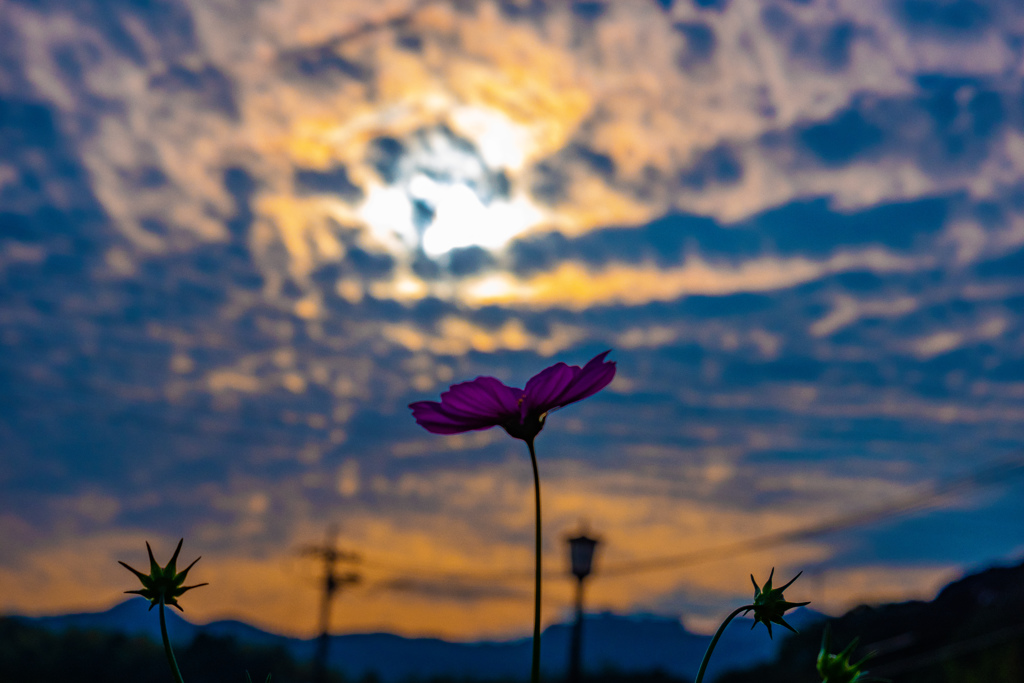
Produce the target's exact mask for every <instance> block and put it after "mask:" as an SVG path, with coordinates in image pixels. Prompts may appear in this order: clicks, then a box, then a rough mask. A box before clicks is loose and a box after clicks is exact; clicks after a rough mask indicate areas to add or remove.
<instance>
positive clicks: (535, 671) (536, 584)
mask: <svg viewBox="0 0 1024 683" xmlns="http://www.w3.org/2000/svg"><path fill="white" fill-rule="evenodd" d="M526 445H527V446H529V448H530V462H531V463H533V491H534V500H535V502H536V518H537V519H536V534H535V535H536V548H535V550H534V558H535V562H534V581H533V663H532V665H531V667H530V683H539V681H540V546H541V543H540V473H539V472H538V471H537V452H536V451H535V450H534V449H533V439H527V441H526Z"/></svg>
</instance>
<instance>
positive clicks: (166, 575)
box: [118, 539, 208, 612]
mask: <svg viewBox="0 0 1024 683" xmlns="http://www.w3.org/2000/svg"><path fill="white" fill-rule="evenodd" d="M184 542H185V539H181V540H180V541H178V547H177V548H175V549H174V555H173V556H171V561H170V562H168V563H167V565H166V566H164V567H161V566H160V565H159V564H157V562H156V559H154V558H153V549H152V548H150V547H149V541H146V550H147V551H149V574H143V573H142V572H140V571H139V570H137V569H135V568H133V567H130V566H129V565H127V564H125V563H124V562H121V561H120V560H118V564H120V565H121V566H122V567H124V568H125V569H127V570H128V571H130V572H131V573H132V574H135V576H137V577H138V579H139V581H141V582H142V586H143V587H142V588H141V589H140V590H134V591H125V593H134V594H136V595H141V596H142V597H144V598H146V599H147V600H149V609H153V607H155V606H156V605H159V604H160V603H161V602H163V604H165V605H171V606H172V607H177V608H178V611H180V612H184V611H185V610H183V609H182V608H181V605H179V604H178V600H177V599H178V598H179V597H181V596H182V595H183V594H184V593H185V591H190V590H192V589H193V588H199V587H200V586H206V585H208V584H205V583H197V584H196V585H194V586H183V585H182V584H183V583H185V577H186V576H188V570H190V569H192V567H193V566H194V565H195V563H196V562H198V561H199V558H198V557H197V558H196V559H194V560H192V564H190V565H189V566H187V567H185V569H184V570H183V571H181V572H179V571H178V569H177V566H176V563H177V561H178V553H179V552H181V544H182V543H184Z"/></svg>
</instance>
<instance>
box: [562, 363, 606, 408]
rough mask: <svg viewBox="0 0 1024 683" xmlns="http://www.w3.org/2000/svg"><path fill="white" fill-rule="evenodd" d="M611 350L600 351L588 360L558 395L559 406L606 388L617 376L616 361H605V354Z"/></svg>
mask: <svg viewBox="0 0 1024 683" xmlns="http://www.w3.org/2000/svg"><path fill="white" fill-rule="evenodd" d="M609 353H611V350H608V351H605V352H604V353H600V354H598V355H596V356H594V357H593V358H591V359H590V361H589V362H587V364H586V365H584V366H583V369H582V370H580V371H579V372H578V373H577V374H576V376H575V377H574V378H573V381H572V383H571V384H570V385H569V386H568V387H566V389H565V391H564V392H563V393H562V394H561V395H560V396H558V399H557V400H558V403H557V405H559V406H567V405H569V404H570V403H575V402H576V401H579V400H582V399H584V398H587V397H588V396H593V395H594V394H596V393H597V392H599V391H601V390H602V389H604V388H605V387H606V386H608V384H609V383H610V382H611V381H612V379H613V378H614V377H615V361H605V359H604V358H605V356H607V355H608V354H609Z"/></svg>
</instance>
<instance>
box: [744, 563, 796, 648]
mask: <svg viewBox="0 0 1024 683" xmlns="http://www.w3.org/2000/svg"><path fill="white" fill-rule="evenodd" d="M800 574H803V572H800ZM800 574H797V575H796V576H794V577H793V578H792V579H791V580H790V582H789V583H787V584H786V585H785V586H782V587H781V588H772V577H773V576H775V568H774V567H772V572H771V574H769V575H768V580H767V581H766V582H765V584H764V587H763V588H761V587H759V586H758V585H757V581H755V580H754V575H753V574H751V575H750V582H751V583H753V584H754V602H753V607H751V608H750V609H748V610H746V611H745V612H744V614H746V613H747V612H750V611H753V612H754V625H753V626H751V627H750V628H751V629H753V628H754V626H757V624H758V622H760V623H762V624H764V625H765V627H766V628H767V629H768V637H769V638H771V637H772V624H773V623H775V624H779V625H780V626H785V627H786V628H788V629H789V630H790V631H792V632H793V633H796V629H795V628H793V627H792V626H790V625H789V624H787V623H786V620H785V619H783V618H782V616H783V615H784V614H785V613H786V612H788V611H789V610H791V609H793V608H794V607H803V606H804V605H809V604H811V603H810V602H787V601H786V598H785V596H783V594H782V592H783V591H784V590H786V589H787V588H789V587H790V586H791V585H793V582H794V581H796V580H797V579H799V578H800Z"/></svg>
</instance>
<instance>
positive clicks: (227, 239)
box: [0, 0, 1024, 639]
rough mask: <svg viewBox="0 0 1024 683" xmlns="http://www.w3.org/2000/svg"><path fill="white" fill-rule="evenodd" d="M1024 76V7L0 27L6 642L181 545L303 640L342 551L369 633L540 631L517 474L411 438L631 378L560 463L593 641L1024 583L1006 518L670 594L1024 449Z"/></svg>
mask: <svg viewBox="0 0 1024 683" xmlns="http://www.w3.org/2000/svg"><path fill="white" fill-rule="evenodd" d="M1022 64H1024V9H1022V8H1021V7H1020V6H1019V3H1016V2H1014V1H1013V0H1005V1H1002V2H1000V1H999V0H990V1H989V2H984V3H982V2H973V1H971V0H937V1H932V2H922V1H919V0H901V1H900V2H890V1H888V0H886V1H883V0H843V1H841V2H818V1H813V0H803V1H800V2H797V1H795V0H791V1H787V2H782V1H781V0H780V1H777V2H759V3H749V2H741V1H739V0H734V1H733V2H728V1H726V0H719V1H710V0H701V1H697V0H693V1H692V2H690V1H688V0H676V1H675V2H672V1H664V0H662V1H658V2H656V1H654V0H651V1H650V2H647V1H640V0H637V1H636V2H632V1H630V2H571V3H570V2H544V1H543V0H523V1H513V0H505V1H501V2H489V1H480V2H475V1H465V0H451V1H448V2H442V1H437V2H431V1H413V0H403V1H399V0H395V1H392V2H374V3H366V2H355V1H351V0H333V1H332V2H318V3H307V2H300V1H298V0H276V1H274V2H263V3H258V4H252V3H245V2H229V1H228V0H213V1H210V0H203V1H198V0H195V1H192V0H158V1H156V2H149V3H137V2H132V1H131V0H117V1H116V2H109V1H108V2H99V1H98V0H75V1H74V2H68V1H67V0H59V1H57V0H54V1H53V2H48V1H44V2H40V1H39V0H32V1H31V2H29V1H20V0H11V1H10V2H8V3H7V4H6V5H4V9H3V11H2V12H0V149H2V150H3V154H2V155H0V344H2V346H3V353H2V354H0V451H2V453H3V455H2V459H0V537H2V538H3V539H4V542H3V543H2V544H0V584H2V585H4V586H5V590H4V591H3V594H2V596H0V609H2V610H5V611H16V612H28V613H40V612H57V611H67V610H76V609H94V608H98V607H102V606H106V605H109V604H110V603H112V602H113V601H115V600H117V599H118V596H119V592H120V591H121V590H125V589H126V588H128V587H130V582H129V581H128V579H129V578H130V577H128V576H123V575H122V571H123V570H120V569H119V567H118V566H117V565H116V562H115V561H116V560H117V559H123V560H127V561H129V562H132V561H133V560H136V561H138V560H139V553H140V552H141V549H142V548H143V545H142V541H143V540H144V539H150V540H152V541H155V542H156V545H157V546H158V547H160V548H163V549H164V550H169V549H170V548H171V545H172V543H173V542H174V541H176V540H177V538H178V537H179V536H185V537H186V544H187V546H188V548H190V551H189V552H190V555H191V554H193V553H194V554H202V555H203V556H204V560H203V562H202V563H201V564H200V565H198V566H197V569H196V571H197V572H200V574H197V578H199V580H203V581H209V582H210V583H211V587H210V588H209V589H204V591H205V593H204V594H203V595H199V593H198V592H197V593H195V594H194V595H195V596H196V598H195V599H194V600H192V601H190V602H187V603H185V605H186V609H187V610H188V611H189V614H190V615H191V616H194V617H196V618H200V619H206V618H211V617H213V616H220V615H225V614H231V615H235V616H241V617H243V618H245V619H248V620H251V621H254V622H256V623H259V624H261V625H263V626H266V627H268V628H272V629H275V630H280V631H286V632H291V633H305V634H308V633H310V632H311V631H312V628H313V627H314V622H315V604H316V599H317V594H316V584H315V577H316V567H315V565H313V564H311V563H310V561H309V560H307V559H304V558H302V557H300V556H299V554H298V548H300V547H301V546H302V545H303V544H307V543H312V542H316V541H318V540H319V539H321V538H322V537H323V535H324V533H325V531H326V526H327V524H328V523H332V522H333V523H337V524H339V525H340V529H341V537H342V539H343V542H344V543H345V544H346V545H347V546H349V547H351V548H353V549H358V550H359V551H360V552H361V553H362V554H363V555H364V557H365V562H364V567H363V569H362V571H363V572H364V574H365V577H366V581H365V583H364V584H363V585H362V586H360V587H355V588H352V589H351V590H350V591H349V592H348V593H346V594H345V595H344V596H343V598H342V600H343V604H344V609H339V614H338V618H337V628H338V629H339V630H362V629H374V628H382V629H390V630H395V631H400V632H403V633H417V634H424V633H430V634H441V635H445V636H448V637H456V638H467V639H468V638H477V637H483V636H488V637H490V636H503V635H512V634H522V633H523V632H524V631H525V628H526V627H527V626H528V624H529V613H530V594H529V590H530V585H529V569H530V553H531V550H530V548H531V546H530V542H529V539H530V537H531V533H532V526H531V525H532V521H531V520H532V518H531V514H532V508H531V505H532V503H531V498H530V485H531V481H530V471H529V465H528V463H527V461H526V455H525V451H524V449H523V448H522V444H520V443H518V442H513V441H512V440H511V439H508V438H507V437H506V436H505V435H504V434H503V433H500V432H480V433H473V434H467V435H458V436H452V437H437V436H432V435H429V434H426V433H425V432H423V431H422V430H421V429H419V428H418V427H417V426H416V424H415V423H414V421H413V420H412V418H411V416H410V415H409V412H408V409H407V408H406V405H407V404H408V403H409V402H410V401H414V400H421V399H436V398H437V396H438V394H439V393H440V391H442V390H443V389H445V388H446V387H447V386H448V385H449V384H450V383H452V382H456V381H461V380H466V379H471V378H472V377H475V376H477V375H480V374H489V375H495V376H497V377H499V378H500V379H502V380H503V381H505V382H508V383H512V384H517V383H522V382H523V381H525V380H526V379H527V378H528V377H530V376H531V375H533V374H534V373H535V372H536V371H538V370H539V369H541V368H543V367H545V366H546V365H549V364H551V362H553V360H552V359H555V358H557V359H558V360H564V361H566V362H569V363H576V364H579V363H582V362H584V361H586V360H587V359H588V358H590V357H592V356H593V355H595V354H596V353H598V352H600V351H603V350H604V349H606V348H614V349H615V351H614V353H613V356H612V358H613V359H614V360H616V361H617V362H618V369H619V370H618V375H617V377H616V379H615V381H614V382H613V384H612V385H611V386H610V387H609V388H608V389H607V390H605V391H604V392H602V393H601V394H599V395H598V396H596V397H594V398H592V399H589V400H588V401H586V402H583V403H580V404H579V405H574V406H571V407H569V408H567V409H566V410H565V411H564V412H558V413H556V414H554V415H552V416H551V419H550V421H549V423H548V426H547V427H546V428H545V431H544V432H543V434H542V435H541V436H540V438H539V440H538V450H539V452H540V457H541V460H542V462H541V468H542V476H543V478H544V482H545V484H544V505H545V510H546V513H545V515H546V517H545V522H546V533H547V541H546V552H547V554H548V565H547V566H548V567H549V568H550V569H551V571H552V573H553V575H555V576H557V575H559V574H561V573H562V572H563V570H564V567H563V564H562V563H563V561H564V558H563V554H564V552H565V549H564V547H563V545H564V543H563V537H562V534H564V533H565V532H567V531H569V530H570V529H571V528H573V527H574V526H575V525H576V524H577V522H578V521H579V520H580V519H582V518H585V519H587V520H588V521H589V523H590V525H591V527H592V528H593V529H594V530H596V531H597V532H598V533H600V534H601V536H602V537H603V539H604V540H605V541H606V543H605V544H604V545H603V546H602V551H601V556H600V557H599V567H598V572H599V575H598V577H597V578H595V581H594V584H593V590H592V592H591V594H590V599H591V600H592V603H591V604H592V606H593V607H594V608H595V609H596V608H610V609H615V610H618V611H633V610H645V611H656V612H665V613H675V614H681V615H682V616H683V617H684V619H686V620H687V622H688V623H690V624H695V625H697V626H705V625H706V623H707V621H708V620H709V619H712V618H714V617H716V616H720V614H721V612H722V610H723V609H724V606H725V605H726V603H727V601H729V600H731V599H734V598H736V597H737V596H738V595H745V593H746V591H747V587H748V579H747V578H746V575H747V574H748V573H749V572H750V571H751V570H753V571H754V572H755V573H757V574H758V575H761V574H764V573H766V571H767V569H768V568H770V567H771V566H776V567H778V570H779V571H780V572H781V573H782V574H788V573H790V572H791V571H792V572H795V571H796V570H798V569H801V568H806V569H808V572H807V576H808V577H809V578H812V579H813V580H812V581H809V582H807V583H806V584H805V591H806V592H805V593H804V594H802V595H799V596H797V597H798V598H801V599H811V600H815V601H816V606H818V607H822V608H824V609H833V610H835V609H840V608H842V607H844V606H847V605H849V604H850V603H851V602H853V601H857V600H861V599H878V598H902V597H907V596H911V595H927V594H928V593H929V591H931V590H934V588H935V587H936V586H938V585H940V583H941V582H942V581H944V580H946V579H948V578H951V577H953V576H955V575H957V573H959V572H961V571H962V570H964V569H965V568H968V567H973V566H977V565H983V564H987V563H991V562H995V561H998V560H1000V559H1002V558H1006V557H1009V556H1015V555H1019V554H1020V553H1021V552H1022V551H1024V537H1022V536H1021V535H1020V530H1019V528H1018V526H1019V525H1016V524H1014V523H1013V521H1012V520H1019V519H1021V517H1022V515H1024V503H1022V502H1021V501H1024V497H1022V496H1020V489H1019V487H1020V484H1019V481H1016V480H1008V481H1007V482H1005V485H1002V486H989V487H984V488H981V487H974V488H972V487H971V486H966V487H964V488H963V489H961V490H959V495H957V496H951V497H949V498H946V499H944V500H943V501H941V505H938V504H937V503H936V505H934V506H932V507H926V508H925V509H924V510H923V511H919V512H917V513H916V514H915V515H914V516H911V517H900V518H898V519H893V520H888V521H884V522H878V523H875V524H873V525H869V526H864V527H857V528H854V529H848V530H844V531H841V532H836V533H833V534H822V535H814V536H808V537H806V538H803V539H801V540H800V541H799V542H795V543H790V544H787V545H778V546H772V547H767V548H764V549H761V550H759V551H758V552H756V553H752V554H749V555H745V556H742V557H738V558H735V559H730V560H715V561H714V563H713V564H711V563H709V564H698V565H684V564H683V563H679V564H678V566H665V567H663V568H660V569H650V570H646V569H645V568H644V565H643V562H644V561H645V560H647V559H650V558H655V557H662V556H671V555H680V554H682V553H688V552H691V551H693V552H695V551H699V550H701V549H704V548H713V547H719V546H721V545H723V544H728V543H731V542H735V541H739V540H742V539H745V538H751V537H760V536H766V535H771V534H778V533H784V532H786V531H789V530H792V529H798V528H801V527H804V526H808V525H814V524H818V523H820V522H822V521H823V520H828V519H831V518H833V517H840V516H842V515H845V514H849V513H854V512H857V511H860V510H864V509H866V508H871V507H874V506H878V505H886V504H889V503H894V502H899V501H901V500H904V499H906V498H907V497H908V496H915V495H917V493H919V492H920V491H921V490H923V489H927V488H928V487H929V486H934V485H935V484H936V482H942V481H944V480H946V479H947V478H949V477H955V476H959V475H962V474H963V473H965V472H969V471H971V470H973V469H975V468H978V467H982V466H984V465H985V463H988V462H991V461H992V460H993V459H998V458H1003V457H1006V456H1007V455H1010V454H1013V453H1014V452H1015V451H1014V449H1019V448H1020V444H1021V443H1022V442H1024V315H1022V312H1024V86H1022V85H1021V84H1022V82H1024V67H1022ZM981 483H984V482H981ZM1013 487H1016V488H1013ZM602 566H603V567H605V568H606V569H607V570H608V573H607V575H606V576H605V577H600V570H601V567H602ZM550 583H551V585H552V589H551V590H550V591H548V593H547V596H546V599H547V600H548V601H549V603H548V609H547V616H548V618H549V619H552V620H553V619H555V618H558V617H559V616H560V615H563V614H564V610H565V606H566V605H567V604H568V600H569V597H570V590H569V589H570V586H569V585H568V584H567V583H565V584H562V583H558V582H557V581H555V580H553V581H551V582H550ZM296 606H299V608H297V607H296ZM303 608H304V609H303Z"/></svg>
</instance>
